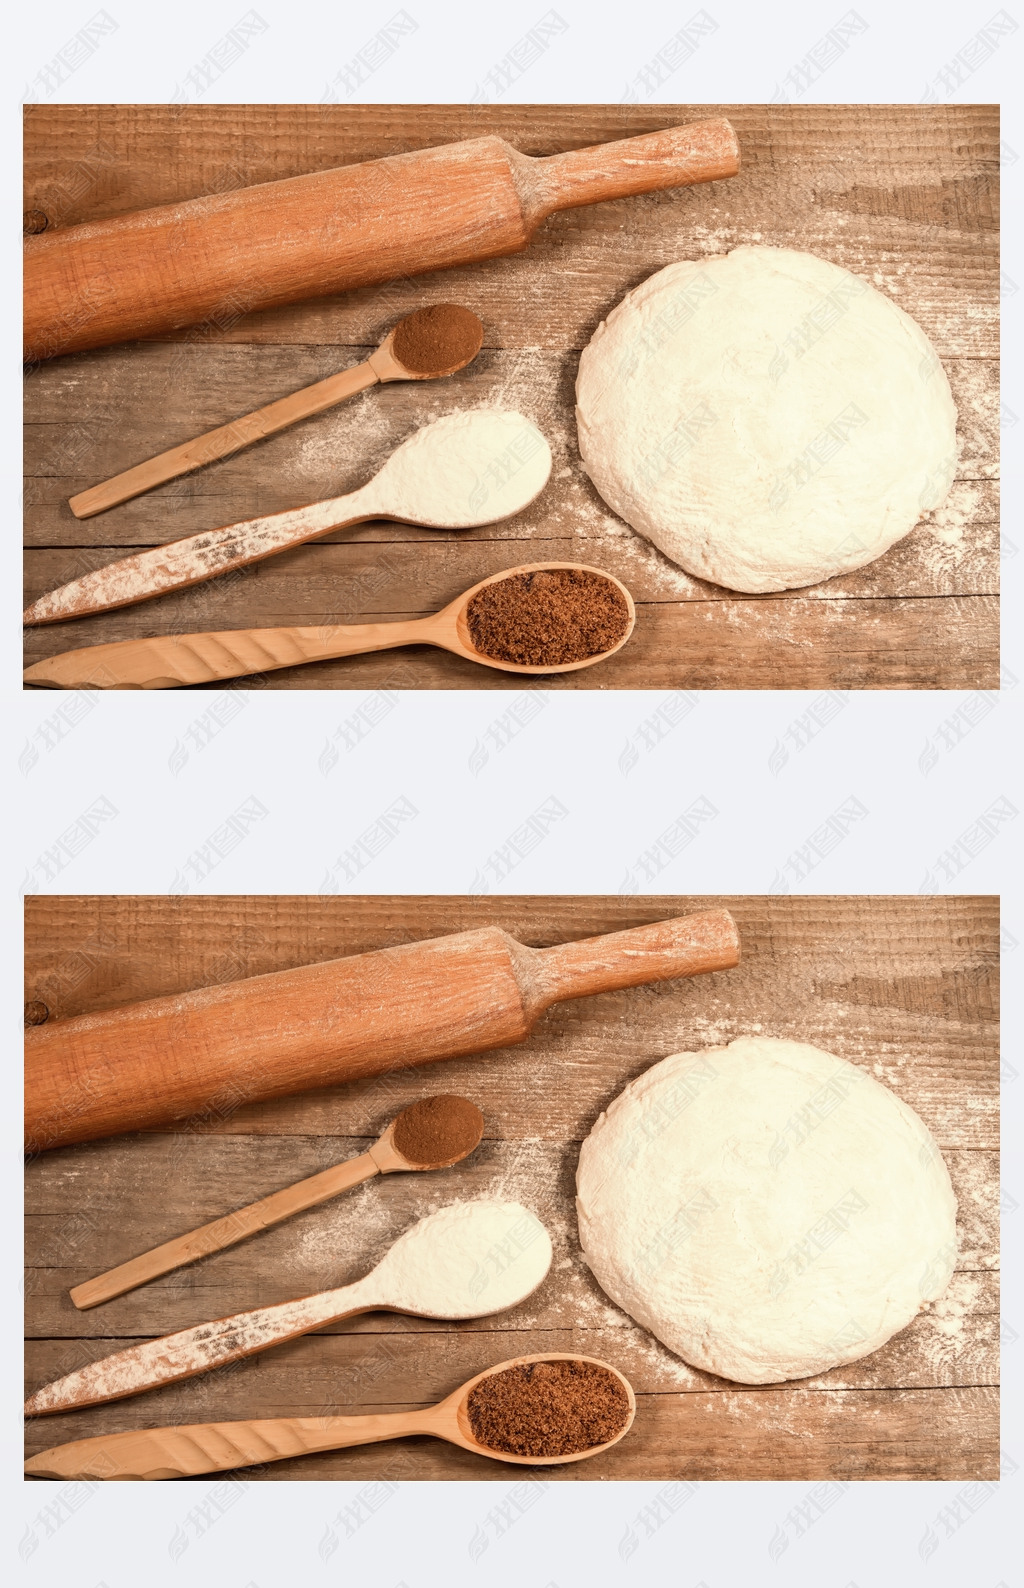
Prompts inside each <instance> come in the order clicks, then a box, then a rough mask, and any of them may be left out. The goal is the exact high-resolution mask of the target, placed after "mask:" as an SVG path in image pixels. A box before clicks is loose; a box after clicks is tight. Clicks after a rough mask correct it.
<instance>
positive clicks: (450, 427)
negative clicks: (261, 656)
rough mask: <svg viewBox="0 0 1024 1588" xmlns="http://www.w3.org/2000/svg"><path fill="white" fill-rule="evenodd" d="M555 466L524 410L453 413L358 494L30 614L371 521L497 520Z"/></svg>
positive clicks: (94, 608)
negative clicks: (552, 465)
mask: <svg viewBox="0 0 1024 1588" xmlns="http://www.w3.org/2000/svg"><path fill="white" fill-rule="evenodd" d="M550 473H551V448H550V447H549V446H548V443H547V441H546V440H545V438H544V436H543V435H542V434H541V432H540V431H539V430H538V429H537V427H536V425H534V424H531V422H530V420H529V419H526V418H524V416H523V415H522V414H520V413H514V412H511V411H509V410H506V409H501V408H475V409H471V410H470V411H469V412H467V413H458V414H449V415H448V416H447V418H444V419H435V420H434V422H433V424H429V425H424V427H423V429H422V430H417V431H416V433H415V435H413V436H410V438H409V440H408V441H404V442H403V443H402V445H401V446H400V447H399V448H398V449H397V450H396V451H395V452H393V453H392V454H391V456H390V458H389V459H388V460H387V462H386V463H385V464H384V467H383V468H382V469H380V470H379V471H378V473H377V474H375V475H374V477H373V479H372V480H370V481H369V482H368V484H366V485H364V486H361V487H360V489H359V490H358V491H352V492H350V493H349V494H348V495H347V496H336V497H332V498H330V499H329V500H327V501H323V502H313V503H311V504H310V505H309V506H308V507H296V508H292V509H291V510H290V511H288V512H285V513H271V514H270V515H268V516H267V517H265V518H252V519H247V520H246V521H245V522H243V523H240V524H229V525H228V526H227V528H225V529H211V530H204V531H203V533H202V534H199V535H190V536H189V537H188V539H187V540H177V541H172V542H171V543H170V544H169V545H167V546H157V547H155V548H154V549H153V550H152V551H143V552H139V553H138V554H137V555H136V556H134V557H123V558H121V560H120V561H119V562H112V563H109V564H108V565H107V566H106V567H105V568H97V569H96V570H95V571H94V572H93V573H87V574H84V575H83V577H82V578H81V579H74V580H72V581H71V583H70V584H65V585H61V586H60V588H59V589H57V590H52V591H51V592H50V594H49V595H45V596H42V597H40V599H39V600H38V601H36V602H34V603H33V605H32V606H30V607H28V608H27V609H26V611H25V612H24V613H23V615H22V617H23V621H24V622H25V623H26V624H38V623H61V622H64V621H66V620H67V619H69V618H79V617H85V616H87V615H88V614H89V613H91V612H106V611H109V610H111V609H112V608H114V607H124V606H131V605H133V604H134V603H135V602H136V601H147V600H149V599H150V598H151V597H153V596H158V595H165V594H166V593H167V592H168V591H170V590H181V589H184V588H185V587H186V586H188V585H193V584H200V583H201V582H202V581H203V580H204V579H213V578H214V577H215V576H216V575H218V574H222V573H229V572H230V571H231V570H232V569H234V568H244V567H246V566H247V565H248V564H249V563H253V562H259V561H261V560H262V559H263V558H264V557H271V556H273V555H274V554H275V553H277V552H280V551H287V550H288V549H289V548H290V547H292V546H301V545H303V544H305V542H306V541H310V540H316V539H318V538H319V537H320V536H321V535H329V534H331V533H332V532H333V531H334V530H338V529H349V528H351V527H352V525H354V524H362V523H365V522H366V520H367V519H371V518H390V519H395V520H397V521H398V522H399V523H403V524H418V525H420V526H422V527H423V528H425V529H472V528H475V527H477V526H478V525H480V524H493V523H496V522H497V521H498V520H499V519H503V518H511V517H513V515H514V514H516V513H521V512H522V511H523V509H524V508H525V507H528V506H529V504H530V503H531V502H532V501H533V500H534V498H535V497H537V496H539V495H540V493H541V491H542V490H543V489H544V487H545V485H546V484H547V482H548V477H549V475H550Z"/></svg>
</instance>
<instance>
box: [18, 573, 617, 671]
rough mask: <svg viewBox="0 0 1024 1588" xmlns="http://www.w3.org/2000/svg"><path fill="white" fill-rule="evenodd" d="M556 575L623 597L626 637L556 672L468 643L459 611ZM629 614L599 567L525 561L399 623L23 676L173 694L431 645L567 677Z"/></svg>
mask: <svg viewBox="0 0 1024 1588" xmlns="http://www.w3.org/2000/svg"><path fill="white" fill-rule="evenodd" d="M555 568H576V569H579V570H581V571H583V572H585V573H595V574H599V575H600V576H601V578H602V579H607V580H608V582H609V583H610V584H613V585H615V586H616V588H617V589H618V590H619V591H620V592H621V593H622V595H623V597H624V598H625V601H626V605H627V606H628V608H629V617H628V621H627V625H626V632H625V633H624V634H623V636H622V638H621V639H620V640H618V641H617V643H616V644H615V645H613V646H611V647H610V648H609V649H608V650H607V651H601V652H600V653H599V654H598V655H597V656H586V657H584V659H583V660H582V661H580V662H563V663H562V664H561V665H560V666H556V667H551V666H549V667H532V666H531V667H528V666H525V665H524V664H523V663H520V662H503V661H500V660H498V658H496V657H494V656H485V655H484V653H483V652H482V651H478V650H477V649H476V646H475V645H474V644H473V640H472V637H471V635H470V632H469V624H468V621H467V618H466V609H467V607H468V606H469V603H470V602H471V601H472V599H473V597H474V596H475V595H476V594H477V592H478V591H480V590H483V589H484V587H485V586H486V585H489V584H497V583H499V582H500V581H501V580H502V579H511V578H512V577H513V576H514V575H516V574H521V573H538V572H542V571H549V570H552V569H555ZM635 622H636V607H635V606H634V604H633V597H632V596H631V595H630V593H629V591H628V590H627V589H626V586H625V585H624V584H622V583H620V581H619V580H618V579H616V578H615V577H614V575H613V574H610V573H607V572H605V570H604V569H603V568H591V567H589V566H588V565H587V564H586V563H578V562H526V563H522V564H520V566H519V567H517V568H504V569H502V571H501V573H495V574H491V576H490V578H489V579H481V580H480V583H479V584H475V585H473V587H472V589H470V590H466V591H465V592H464V593H463V594H462V595H460V596H457V597H456V598H455V600H454V601H451V602H449V604H448V605H447V606H446V607H442V609H441V611H440V612H435V613H433V614H432V615H431V616H430V617H427V618H412V619H409V620H407V621H405V622H402V623H357V624H350V625H348V626H347V627H346V626H336V627H328V628H300V629H226V630H223V631H222V632H221V633H219V634H167V635H160V636H158V637H157V638H155V639H144V640H116V641H114V642H113V643H112V644H110V645H90V646H87V647H85V648H84V649H82V650H77V651H62V652H61V653H60V654H59V655H58V656H48V657H47V658H46V660H45V661H42V662H34V663H33V664H32V666H31V667H28V668H26V669H25V673H24V678H25V682H26V684H39V685H42V686H44V687H46V688H49V689H175V688H177V687H178V686H179V685H181V684H209V683H212V682H214V680H215V679H218V678H244V677H246V676H247V675H248V674H249V673H268V672H272V671H273V670H274V669H275V668H279V667H297V666H300V665H301V664H303V663H305V662H326V661H331V660H333V659H335V658H337V657H340V656H361V655H365V654H366V653H367V652H368V651H391V650H395V649H396V648H397V647H398V646H400V645H436V646H438V647H439V649H441V650H445V651H452V652H454V654H455V655H456V656H462V657H465V659H466V660H467V661H469V662H480V663H481V664H482V665H483V666H484V667H497V668H499V669H500V670H501V671H502V672H505V673H537V674H541V673H574V672H577V671H578V670H579V669H580V668H581V667H593V666H594V664H595V663H596V662H603V661H605V660H607V658H608V657H609V656H614V654H615V652H616V651H618V650H621V649H622V647H623V645H625V643H626V641H627V640H628V639H629V636H630V635H631V634H632V632H633V625H634V624H635Z"/></svg>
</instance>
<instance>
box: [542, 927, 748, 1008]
mask: <svg viewBox="0 0 1024 1588" xmlns="http://www.w3.org/2000/svg"><path fill="white" fill-rule="evenodd" d="M533 954H534V956H535V958H534V960H533V962H532V965H531V972H532V981H533V990H534V996H535V997H539V998H540V1007H541V1008H547V1007H548V1006H549V1005H550V1004H553V1003H557V1002H559V1001H560V1000H561V999H564V998H585V997H588V996H589V995H590V994H591V993H599V992H610V991H613V990H614V989H616V988H621V987H637V986H640V985H641V984H642V983H646V982H654V981H670V980H672V979H673V978H674V977H676V976H697V975H700V974H702V973H703V972H706V971H715V970H729V969H731V968H732V966H733V965H737V964H739V958H740V940H739V933H738V932H737V930H736V923H735V921H734V920H733V918H732V916H731V915H730V914H729V912H728V910H706V911H704V912H703V913H701V914H699V915H685V916H675V917H673V918H672V919H671V920H668V921H656V922H654V924H653V925H651V926H638V927H634V928H632V929H631V930H629V931H625V932H612V933H610V934H608V935H607V936H603V937H588V938H584V939H582V941H580V942H576V943H558V944H556V945H555V947H553V948H545V949H535V950H533Z"/></svg>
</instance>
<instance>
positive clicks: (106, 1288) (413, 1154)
mask: <svg viewBox="0 0 1024 1588" xmlns="http://www.w3.org/2000/svg"><path fill="white" fill-rule="evenodd" d="M483 1133H484V1116H483V1115H482V1114H481V1112H480V1110H479V1109H478V1108H477V1106H476V1104H475V1103H471V1102H470V1101H469V1099H468V1098H466V1097H453V1096H450V1095H448V1094H442V1095H440V1096H437V1097H424V1098H421V1100H420V1101H419V1102H418V1103H412V1104H411V1105H410V1106H409V1107H408V1108H403V1110H402V1112H401V1113H400V1114H398V1115H396V1117H395V1118H394V1119H393V1120H392V1121H391V1124H390V1125H389V1126H388V1128H387V1129H386V1130H385V1131H384V1133H383V1135H382V1136H381V1137H380V1139H379V1140H378V1141H375V1142H374V1144H373V1146H372V1147H370V1148H369V1149H368V1150H367V1151H366V1152H363V1153H360V1154H359V1157H358V1158H350V1159H348V1160H347V1162H345V1163H339V1164H334V1165H332V1167H331V1168H330V1169H324V1170H323V1171H322V1172H321V1173H320V1174H314V1175H311V1176H310V1177H309V1179H307V1180H299V1181H298V1182H297V1183H296V1184H295V1185H290V1186H286V1187H285V1188H284V1190H283V1191H275V1192H274V1193H273V1195H272V1196H267V1197H262V1198H261V1199H260V1201H259V1202H250V1203H249V1205H248V1207H244V1208H239V1209H238V1210H237V1212H235V1213H227V1214H225V1215H224V1217H223V1218H219V1219H214V1220H213V1222H212V1223H210V1224H204V1225H202V1226H201V1227H200V1228H199V1229H197V1230H191V1231H190V1232H189V1234H187V1235H178V1236H176V1237H175V1238H174V1239H173V1240H170V1241H165V1242H164V1243H163V1245H162V1246H155V1247H153V1249H152V1250H151V1251H148V1252H143V1253H142V1255H141V1256H139V1257H133V1258H131V1260H130V1261H129V1262H127V1263H121V1264H120V1265H119V1266H118V1267H117V1268H111V1269H110V1270H108V1272H107V1273H105V1274H99V1275H98V1276H97V1277H96V1278H95V1279H89V1280H86V1281H85V1283H84V1284H81V1285H76V1286H75V1288H74V1289H73V1290H72V1291H71V1292H70V1296H71V1300H72V1301H73V1302H74V1304H75V1306H76V1307H79V1308H81V1309H82V1310H83V1311H84V1310H85V1309H86V1308H87V1307H96V1306H99V1304H100V1302H101V1301H111V1300H112V1299H113V1297H114V1296H123V1295H124V1294H125V1292H126V1291H128V1290H136V1289H137V1288H138V1286H139V1285H145V1284H148V1282H149V1281H150V1280H151V1279H157V1278H158V1277H159V1276H160V1275H161V1274H169V1273H170V1272H171V1271H172V1269H175V1268H181V1267H182V1265H183V1264H185V1263H192V1262H195V1260H196V1259H197V1258H199V1257H207V1256H209V1254H210V1253H211V1252H221V1251H223V1250H224V1248H225V1247H226V1246H234V1245H235V1243H236V1241H242V1240H245V1238H246V1237H247V1236H249V1235H255V1234H256V1233H257V1232H258V1231H259V1230H266V1229H269V1228H270V1226H271V1225H273V1224H280V1223H281V1222H282V1220H283V1219H289V1218H291V1216H292V1214H293V1213H301V1212H303V1211H304V1209H306V1208H314V1207H317V1206H318V1205H319V1203H321V1202H327V1201H329V1200H330V1199H331V1198H332V1197H336V1196H340V1194H341V1192H342V1191H350V1190H351V1189H352V1187H353V1186H357V1185H361V1184H362V1183H363V1181H364V1180H371V1179H372V1178H373V1176H374V1175H377V1174H394V1173H395V1172H396V1171H398V1170H425V1169H450V1168H451V1167H452V1165H453V1164H456V1163H461V1161H462V1159H463V1158H468V1156H469V1154H470V1153H471V1152H473V1151H474V1150H475V1148H476V1147H478V1146H479V1144H480V1138H481V1136H482V1135H483Z"/></svg>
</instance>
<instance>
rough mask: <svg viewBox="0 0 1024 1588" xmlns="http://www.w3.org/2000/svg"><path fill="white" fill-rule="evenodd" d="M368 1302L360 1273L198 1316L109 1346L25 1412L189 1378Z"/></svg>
mask: <svg viewBox="0 0 1024 1588" xmlns="http://www.w3.org/2000/svg"><path fill="white" fill-rule="evenodd" d="M374 1305H377V1303H375V1301H374V1299H373V1295H372V1293H371V1292H370V1291H369V1290H367V1289H366V1282H365V1280H360V1281H358V1282H357V1283H356V1284H354V1285H346V1286H344V1287H343V1288H342V1289H340V1290H327V1291H324V1292H323V1294H322V1295H318V1296H304V1297H303V1298H302V1299H301V1300H299V1301H282V1302H279V1303H278V1304H277V1305H276V1306H274V1307H258V1308H256V1310H255V1311H253V1312H236V1313H235V1314H234V1315H233V1316H232V1317H230V1318H218V1319H216V1320H215V1321H214V1322H213V1323H199V1324H196V1325H195V1327H194V1328H192V1329H180V1330H179V1331H178V1333H177V1334H166V1335H164V1336H163V1337H162V1338H161V1339H159V1340H146V1341H144V1342H143V1344H142V1345H132V1346H129V1347H128V1349H127V1350H125V1351H115V1352H114V1354H113V1355H112V1356H105V1357H101V1359H100V1360H99V1361H98V1362H90V1363H89V1364H88V1365H87V1366H86V1367H81V1368H78V1369H77V1371H76V1372H74V1373H67V1374H65V1376H64V1378H59V1379H55V1380H54V1381H53V1383H52V1384H44V1386H43V1388H42V1389H40V1390H37V1391H36V1393H35V1394H34V1395H31V1396H30V1397H29V1399H28V1400H27V1401H26V1402H25V1411H26V1414H27V1415H29V1416H33V1417H39V1416H45V1415H46V1414H47V1413H49V1412H66V1411H71V1410H72V1409H73V1408H74V1407H76V1406H96V1405H99V1403H100V1402H101V1401H115V1400H120V1399H121V1398H122V1397H123V1396H125V1395H138V1394H139V1393H140V1392H141V1391H142V1390H147V1389H153V1388H155V1387H156V1385H158V1384H173V1383H175V1382H176V1381H177V1380H178V1379H183V1378H194V1377H195V1376H196V1374H197V1373H208V1372H209V1371H210V1369H211V1368H215V1367H223V1366H225V1364H226V1363H228V1362H238V1361H240V1360H241V1359H242V1357H246V1356H255V1354H256V1353H257V1352H258V1351H265V1350H266V1349H267V1347H268V1346H272V1345H278V1344H280V1343H281V1342H282V1341H284V1340H294V1339H297V1338H298V1336H299V1335H302V1334H309V1333H310V1332H311V1330H313V1329H322V1328H323V1327H324V1326H325V1325H326V1324H328V1323H336V1322H338V1320H339V1319H341V1318H350V1317H352V1316H353V1314H355V1313H357V1312H366V1311H368V1310H369V1309H370V1308H371V1307H372V1306H374Z"/></svg>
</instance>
